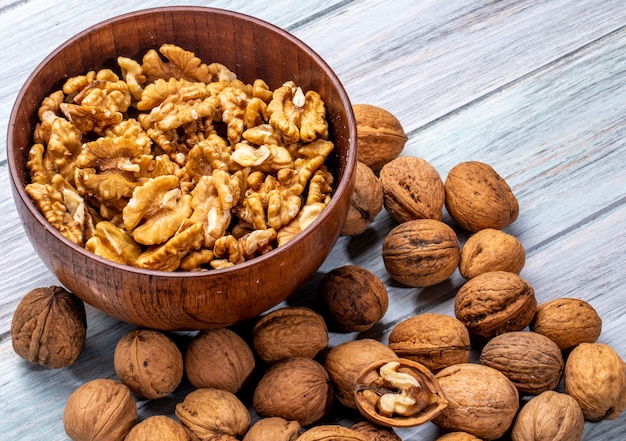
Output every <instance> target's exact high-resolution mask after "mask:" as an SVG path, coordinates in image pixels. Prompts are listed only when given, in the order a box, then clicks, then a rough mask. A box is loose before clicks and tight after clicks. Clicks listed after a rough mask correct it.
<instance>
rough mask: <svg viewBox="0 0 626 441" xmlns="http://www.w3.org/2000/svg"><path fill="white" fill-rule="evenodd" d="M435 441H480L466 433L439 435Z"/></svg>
mask: <svg viewBox="0 0 626 441" xmlns="http://www.w3.org/2000/svg"><path fill="white" fill-rule="evenodd" d="M435 441H482V440H481V439H480V438H476V437H475V436H474V435H472V434H470V433H467V432H448V433H446V434H444V435H441V436H440V437H439V438H437V439H436V440H435Z"/></svg>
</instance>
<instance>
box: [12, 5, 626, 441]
mask: <svg viewBox="0 0 626 441" xmlns="http://www.w3.org/2000/svg"><path fill="white" fill-rule="evenodd" d="M175 4H183V3H181V2H176V1H160V2H157V1H152V0H149V1H143V2H141V5H139V2H124V1H108V2H99V1H96V2H83V1H78V0H66V1H59V0H20V1H18V0H0V41H1V42H2V63H0V72H1V74H0V78H1V81H0V137H1V142H0V169H1V170H0V212H1V213H2V215H1V216H0V244H1V247H0V248H1V250H2V251H1V256H0V260H1V264H0V403H1V404H0V439H2V440H7V441H13V440H42V441H54V440H64V439H67V437H66V435H65V433H64V431H63V425H62V412H63V407H64V404H65V400H66V398H67V396H68V395H69V393H70V392H71V391H72V390H74V389H75V388H76V387H78V386H79V385H80V384H82V383H84V382H85V381H87V380H91V379H93V378H99V377H114V376H115V373H114V370H113V359H112V354H113V349H114V346H115V344H116V342H117V340H118V339H119V338H120V337H121V335H122V334H123V333H125V332H127V331H129V330H130V329H132V328H133V327H132V326H131V325H128V324H125V323H121V322H119V321H116V320H114V319H112V318H110V317H108V316H106V315H104V314H103V313H101V312H99V311H97V310H94V309H93V308H91V307H88V323H89V328H88V335H87V343H86V347H85V349H84V351H83V353H82V354H81V357H80V358H79V359H78V361H77V362H76V363H75V364H74V365H72V366H70V367H68V368H64V369H60V370H48V369H45V368H41V367H38V366H34V365H31V364H28V363H27V362H25V361H23V360H21V359H20V358H19V357H18V356H17V355H16V354H15V353H14V352H13V350H12V347H11V337H10V332H9V329H10V324H11V317H12V314H13V311H14V310H15V307H16V305H17V304H18V302H19V300H20V299H21V298H22V296H23V295H24V294H26V293H27V292H28V291H29V290H31V289H33V288H35V287H41V286H49V285H55V284H58V281H57V280H56V279H55V277H54V276H53V275H52V274H51V273H49V272H48V271H47V270H46V268H45V267H44V266H43V264H42V263H41V261H40V260H39V258H38V257H37V255H36V254H35V253H34V251H33V249H32V247H31V245H30V244H29V242H28V240H27V238H26V236H25V234H24V232H23V230H22V227H21V226H20V222H19V220H18V216H17V214H16V212H15V209H14V203H13V200H12V197H11V193H10V191H9V182H8V181H9V178H8V169H7V159H6V147H5V145H6V143H5V140H6V131H7V123H8V118H9V114H10V111H11V107H12V105H13V102H14V99H15V97H16V95H17V93H18V91H19V89H20V87H21V86H22V84H23V82H24V81H25V79H26V78H27V76H28V75H29V73H30V72H31V71H32V70H33V69H34V68H35V67H36V66H37V64H38V63H39V62H41V61H42V59H43V58H44V57H45V56H46V55H47V54H48V53H49V52H51V51H52V50H53V49H54V48H55V47H56V46H57V45H59V44H61V43H62V42H63V41H65V40H66V39H67V38H69V37H71V36H72V35H73V34H75V33H77V32H79V31H81V30H83V29H85V28H87V27H88V26H90V25H92V24H95V23H97V22H99V21H101V20H103V19H106V18H109V17H112V16H114V15H117V14H120V13H125V12H129V11H132V10H135V9H139V8H140V7H141V8H144V7H152V6H165V5H175ZM184 4H196V5H204V6H214V7H220V8H225V9H231V10H235V11H239V12H244V13H247V14H250V15H254V16H257V17H258V18H261V19H264V20H267V21H269V22H271V23H273V24H276V25H278V26H280V27H283V28H284V29H286V30H288V31H290V32H292V33H293V34H294V35H296V36H297V37H299V38H300V39H302V40H303V41H305V42H306V43H308V44H309V45H310V46H311V47H312V48H313V49H314V50H316V51H317V52H318V53H319V54H320V55H321V56H322V57H324V58H325V59H326V60H327V61H328V63H329V64H330V65H331V67H332V68H333V69H334V70H335V71H336V73H337V74H338V76H339V77H340V79H341V80H342V82H343V83H344V85H345V87H346V89H347V91H348V94H349V96H350V98H351V100H352V102H353V103H369V104H374V105H378V106H380V107H383V108H386V109H387V110H389V111H391V112H393V113H394V114H395V115H396V116H397V117H398V118H399V120H400V121H401V123H402V125H403V127H404V128H405V130H406V132H407V134H408V135H409V140H408V142H407V144H406V148H405V151H404V153H403V154H405V155H415V156H420V157H422V158H424V159H426V160H428V161H429V162H431V163H432V164H433V165H434V166H435V167H436V168H437V170H438V171H439V173H440V174H441V176H442V177H445V176H446V174H447V172H448V171H449V170H450V168H451V167H452V166H454V165H455V164H457V163H459V162H462V161H466V160H478V161H482V162H486V163H489V164H491V165H492V166H493V167H494V168H495V169H496V171H498V172H499V173H500V174H501V176H503V177H504V178H505V179H506V180H507V181H508V182H509V184H510V185H511V187H512V189H513V191H514V193H515V194H516V196H517V198H518V200H519V203H520V216H519V218H518V220H517V221H516V222H515V223H514V224H513V225H511V226H510V227H508V228H507V229H506V231H507V232H509V233H511V234H514V235H516V236H517V237H518V238H519V239H520V241H521V242H522V243H523V245H524V246H525V248H526V251H527V262H526V266H525V268H524V269H523V271H522V276H523V277H524V278H525V279H526V280H528V281H529V282H530V283H531V284H532V285H533V287H534V289H535V292H536V295H537V298H538V301H539V302H544V301H547V300H550V299H553V298H557V297H577V298H582V299H585V300H587V301H588V302H589V303H591V304H592V306H593V307H594V308H595V309H596V310H597V311H598V313H599V314H600V316H601V317H602V319H603V331H602V334H601V336H600V339H599V340H600V341H601V342H603V343H607V344H609V345H611V346H612V347H613V348H614V349H615V350H616V351H617V352H618V353H619V354H620V355H621V356H622V358H625V357H626V338H625V337H624V335H625V334H626V292H625V291H624V281H625V279H626V278H625V277H624V274H625V272H624V268H625V267H626V232H625V222H624V219H625V218H626V179H625V178H626V176H625V173H624V170H625V168H626V150H625V149H626V8H625V7H624V3H623V1H622V0H602V1H600V0H576V1H571V0H500V1H495V0H481V1H478V0H445V1H444V0H418V1H416V0H395V1H393V2H387V1H380V0H337V1H332V0H325V1H316V2H302V1H289V0H273V1H254V2H251V1H236V0H230V1H229V0H217V1H213V2H206V1H205V2H196V1H188V2H185V3H184ZM444 220H446V221H450V218H449V217H447V216H446V217H444ZM393 225H394V224H393V222H392V221H391V219H390V217H389V216H388V214H387V213H386V212H385V211H383V212H382V213H381V214H380V215H379V216H378V218H377V219H376V221H375V222H374V224H372V226H371V228H370V229H369V230H368V231H367V232H366V233H364V234H363V235H361V236H359V237H355V238H348V237H343V238H340V240H339V241H338V242H337V244H336V246H335V248H334V250H333V252H332V254H331V255H330V257H329V258H328V259H327V261H326V262H325V263H324V265H323V266H322V268H321V269H320V274H323V273H324V272H327V271H329V270H330V269H332V268H335V267H338V266H341V265H345V264H348V263H352V264H355V265H360V266H363V267H366V268H368V269H370V270H371V271H373V272H374V273H376V274H377V275H378V276H379V277H380V278H381V279H382V280H383V281H384V282H385V283H386V285H387V287H388V291H389V295H390V298H391V305H390V308H389V311H388V313H387V315H386V316H385V317H384V319H383V320H382V321H381V323H380V325H379V326H377V327H376V328H375V329H373V330H372V331H369V332H368V333H365V334H362V335H354V334H345V333H335V332H333V333H332V335H331V346H334V345H336V344H338V343H340V342H342V341H346V340H348V339H353V338H357V337H370V338H377V339H380V340H381V341H383V342H386V341H387V336H388V333H389V332H390V330H391V329H392V328H393V326H394V325H395V324H396V323H398V322H399V321H400V320H402V319H404V318H406V317H408V316H410V315H413V314H417V313H421V312H426V311H429V312H440V313H446V314H453V309H452V303H453V298H454V295H455V293H456V291H457V290H458V288H459V287H460V286H461V284H462V283H463V279H462V278H461V277H460V275H459V274H458V272H457V273H456V274H455V275H454V276H453V277H452V278H451V279H450V280H449V281H448V282H445V283H442V284H440V285H437V286H434V287H431V288H427V289H416V288H407V287H402V286H399V285H398V284H396V283H393V282H392V280H391V279H390V278H389V276H388V275H387V273H386V271H385V269H384V266H383V264H382V258H381V244H382V240H383V239H384V237H385V235H386V233H387V231H389V229H390V228H391V227H392V226H393ZM312 285H313V284H310V285H307V286H305V287H303V288H302V290H301V291H300V292H298V293H297V294H296V295H294V297H293V299H291V300H290V303H292V304H304V305H307V304H310V302H311V299H312V291H313V288H312ZM473 357H474V359H475V357H476V354H474V356H473ZM188 391H189V386H185V385H183V386H181V388H180V390H179V391H177V392H176V393H175V394H173V395H172V396H170V397H167V398H164V399H161V400H158V401H156V402H140V403H139V405H140V412H139V413H140V418H145V417H146V416H148V415H153V414H167V415H171V414H172V413H173V408H174V406H175V404H176V403H177V402H179V401H181V400H182V397H183V396H184V394H185V393H186V392H188ZM625 433H626V415H622V416H621V417H620V418H619V419H617V420H615V421H604V422H599V423H586V426H585V433H584V439H585V440H618V439H619V440H621V439H626V434H625ZM398 434H399V435H400V436H401V437H402V438H403V439H404V440H434V439H435V438H436V437H437V436H438V434H439V432H438V430H437V428H436V427H435V426H434V425H432V424H430V423H429V424H426V425H424V426H421V427H419V428H415V429H411V430H398Z"/></svg>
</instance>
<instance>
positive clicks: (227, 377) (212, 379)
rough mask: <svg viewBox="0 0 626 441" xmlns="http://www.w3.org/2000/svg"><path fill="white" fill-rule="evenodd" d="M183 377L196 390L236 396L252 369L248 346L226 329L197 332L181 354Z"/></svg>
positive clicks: (251, 357) (252, 362)
mask: <svg viewBox="0 0 626 441" xmlns="http://www.w3.org/2000/svg"><path fill="white" fill-rule="evenodd" d="M183 360H184V363H183V365H184V368H185V374H186V376H187V379H188V380H189V382H190V383H191V384H192V385H193V386H194V387H196V388H203V387H208V388H217V389H224V390H227V391H229V392H232V393H237V392H238V391H239V390H240V389H241V387H242V386H243V385H244V384H245V383H246V382H247V381H248V379H249V378H250V376H251V375H252V372H253V371H254V367H255V360H254V354H253V353H252V349H251V348H250V346H248V343H246V341H245V340H244V339H243V338H241V337H240V336H239V335H238V334H236V333H235V332H234V331H232V330H230V329H228V328H219V329H210V330H204V331H200V332H198V334H196V335H195V336H194V337H193V338H192V339H191V341H190V342H189V345H187V347H186V349H185V353H184V359H183Z"/></svg>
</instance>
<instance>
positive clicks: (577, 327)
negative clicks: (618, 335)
mask: <svg viewBox="0 0 626 441" xmlns="http://www.w3.org/2000/svg"><path fill="white" fill-rule="evenodd" d="M530 329H531V330H532V331H535V332H537V333H539V334H543V335H545V336H546V337H548V338H550V339H551V340H553V341H554V342H555V343H556V344H557V345H558V346H559V348H561V350H563V351H569V350H571V349H572V348H574V347H575V346H576V345H578V344H580V343H594V342H595V341H596V340H597V339H598V337H599V336H600V334H601V333H602V319H601V318H600V315H599V314H598V312H597V311H596V310H595V309H594V308H593V306H591V304H589V303H588V302H586V301H584V300H582V299H575V298H567V297H566V298H558V299H553V300H549V301H547V302H544V303H542V304H540V305H539V306H538V307H537V312H535V316H534V317H533V320H532V321H531V322H530Z"/></svg>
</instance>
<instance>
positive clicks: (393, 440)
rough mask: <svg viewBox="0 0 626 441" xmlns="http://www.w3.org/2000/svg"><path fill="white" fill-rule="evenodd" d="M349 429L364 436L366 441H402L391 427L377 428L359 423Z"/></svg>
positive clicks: (377, 426) (368, 423) (365, 423)
mask: <svg viewBox="0 0 626 441" xmlns="http://www.w3.org/2000/svg"><path fill="white" fill-rule="evenodd" d="M350 428H351V429H352V430H356V431H357V432H359V433H361V434H363V435H365V439H367V441H402V438H400V437H399V436H398V434H397V433H396V432H394V430H393V429H392V428H391V427H383V426H379V425H377V424H373V423H371V422H369V421H359V422H358V423H354V424H353V425H352V426H350Z"/></svg>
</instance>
